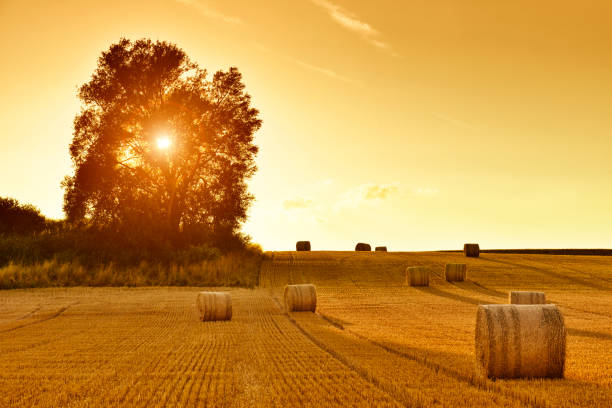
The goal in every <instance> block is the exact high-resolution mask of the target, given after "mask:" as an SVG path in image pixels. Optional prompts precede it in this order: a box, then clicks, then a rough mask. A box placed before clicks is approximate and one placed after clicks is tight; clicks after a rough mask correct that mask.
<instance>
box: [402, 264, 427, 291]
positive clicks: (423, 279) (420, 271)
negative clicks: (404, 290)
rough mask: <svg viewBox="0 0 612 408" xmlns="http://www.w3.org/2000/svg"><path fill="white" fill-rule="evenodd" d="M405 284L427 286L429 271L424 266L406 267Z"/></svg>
mask: <svg viewBox="0 0 612 408" xmlns="http://www.w3.org/2000/svg"><path fill="white" fill-rule="evenodd" d="M406 284H408V285H410V286H429V270H428V269H427V268H426V267H424V266H409V267H407V268H406Z"/></svg>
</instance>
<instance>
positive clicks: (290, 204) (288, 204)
mask: <svg viewBox="0 0 612 408" xmlns="http://www.w3.org/2000/svg"><path fill="white" fill-rule="evenodd" d="M312 205H313V202H312V200H308V199H305V198H301V197H298V198H294V199H292V200H285V201H284V202H283V208H284V209H285V210H297V209H302V208H309V207H312Z"/></svg>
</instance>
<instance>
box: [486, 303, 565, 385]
mask: <svg viewBox="0 0 612 408" xmlns="http://www.w3.org/2000/svg"><path fill="white" fill-rule="evenodd" d="M565 338H566V331H565V323H564V321H563V315H561V312H560V311H559V309H558V308H557V306H555V305H480V306H478V312H477V314H476V339H475V340H476V341H475V344H476V350H475V351H476V362H477V366H478V368H479V370H480V371H481V372H482V373H483V374H484V375H485V376H487V377H490V378H525V377H545V378H562V377H563V371H564V369H565Z"/></svg>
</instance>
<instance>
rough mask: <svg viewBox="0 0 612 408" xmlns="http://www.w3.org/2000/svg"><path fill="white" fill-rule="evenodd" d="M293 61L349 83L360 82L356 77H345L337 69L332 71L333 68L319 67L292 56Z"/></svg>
mask: <svg viewBox="0 0 612 408" xmlns="http://www.w3.org/2000/svg"><path fill="white" fill-rule="evenodd" d="M291 61H293V62H294V63H295V64H297V65H299V66H301V67H303V68H306V69H309V70H311V71H314V72H318V73H320V74H323V75H325V76H328V77H330V78H334V79H338V80H340V81H344V82H348V83H351V84H356V83H358V81H356V80H354V79H351V78H348V77H345V76H344V75H340V74H338V73H337V72H336V71H332V70H331V69H327V68H322V67H317V66H316V65H311V64H308V63H306V62H304V61H300V60H298V59H295V58H291Z"/></svg>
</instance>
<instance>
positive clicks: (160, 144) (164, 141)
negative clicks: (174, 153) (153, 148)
mask: <svg viewBox="0 0 612 408" xmlns="http://www.w3.org/2000/svg"><path fill="white" fill-rule="evenodd" d="M171 144H172V142H171V141H170V138H169V137H168V136H161V137H158V138H157V148H159V149H167V148H168V147H170V145H171Z"/></svg>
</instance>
